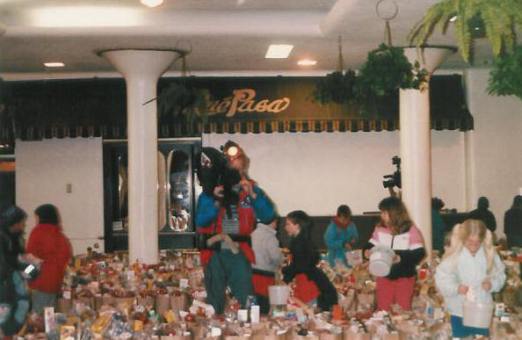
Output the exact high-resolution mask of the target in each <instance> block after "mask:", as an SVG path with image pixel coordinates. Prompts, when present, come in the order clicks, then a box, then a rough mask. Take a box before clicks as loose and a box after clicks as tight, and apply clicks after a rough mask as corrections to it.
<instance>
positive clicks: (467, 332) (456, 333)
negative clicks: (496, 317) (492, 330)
mask: <svg viewBox="0 0 522 340" xmlns="http://www.w3.org/2000/svg"><path fill="white" fill-rule="evenodd" d="M451 330H452V333H453V337H454V338H465V337H467V336H472V335H484V336H489V329H488V328H475V327H467V326H464V325H463V324H462V318H461V317H459V316H455V315H452V316H451Z"/></svg>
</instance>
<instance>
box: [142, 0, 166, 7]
mask: <svg viewBox="0 0 522 340" xmlns="http://www.w3.org/2000/svg"><path fill="white" fill-rule="evenodd" d="M140 2H141V3H142V4H143V5H145V6H147V7H157V6H159V5H161V4H162V3H163V0H141V1H140Z"/></svg>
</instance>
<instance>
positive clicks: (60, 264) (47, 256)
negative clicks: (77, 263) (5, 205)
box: [26, 204, 72, 314]
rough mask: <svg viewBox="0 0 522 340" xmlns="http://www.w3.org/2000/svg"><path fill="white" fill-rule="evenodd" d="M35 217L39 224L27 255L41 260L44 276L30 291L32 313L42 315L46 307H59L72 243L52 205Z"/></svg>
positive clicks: (28, 245)
mask: <svg viewBox="0 0 522 340" xmlns="http://www.w3.org/2000/svg"><path fill="white" fill-rule="evenodd" d="M34 213H35V217H36V223H37V224H36V227H35V228H34V229H33V230H32V232H31V235H30V236H29V241H28V242H27V249H26V251H27V253H30V254H32V255H33V256H34V257H36V258H37V259H39V260H41V267H40V274H39V275H38V277H37V278H36V279H34V280H33V281H31V282H30V283H29V287H31V289H32V296H31V300H32V309H33V311H34V312H36V313H39V314H42V313H43V310H44V308H45V307H54V306H55V304H56V297H57V294H58V293H59V292H60V289H61V287H62V281H63V277H64V274H65V269H66V266H67V263H68V262H69V260H70V259H71V256H72V251H71V245H70V243H69V240H68V239H67V237H66V236H65V235H64V234H63V233H62V227H61V223H60V218H59V213H58V209H57V208H56V207H55V206H54V205H52V204H44V205H41V206H39V207H38V208H36V210H35V211H34Z"/></svg>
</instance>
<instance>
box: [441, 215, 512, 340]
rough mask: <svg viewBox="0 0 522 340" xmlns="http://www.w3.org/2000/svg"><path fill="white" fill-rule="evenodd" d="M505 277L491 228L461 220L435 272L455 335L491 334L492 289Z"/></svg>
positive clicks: (481, 223) (459, 336)
mask: <svg viewBox="0 0 522 340" xmlns="http://www.w3.org/2000/svg"><path fill="white" fill-rule="evenodd" d="M505 281H506V274H505V266H504V264H503V263H502V261H501V260H500V257H499V256H498V254H497V252H496V250H495V247H494V245H493V235H492V233H491V231H490V230H488V229H487V228H486V226H485V225H484V223H483V222H481V221H479V220H474V219H468V220H465V221H464V222H463V223H462V224H460V225H459V224H457V225H456V226H455V227H454V228H453V231H452V234H451V243H450V247H449V248H448V249H447V251H446V253H445V254H444V257H443V260H442V262H441V263H440V265H439V266H438V267H437V269H436V272H435V283H436V285H437V288H438V289H439V291H440V293H441V294H442V296H443V297H444V301H445V303H446V307H447V308H448V311H449V312H450V314H451V328H452V332H453V337H458V338H463V337H468V336H473V335H484V336H488V335H489V323H490V322H491V316H492V313H493V299H492V297H491V293H494V292H498V291H500V290H501V289H502V287H503V286H504V283H505Z"/></svg>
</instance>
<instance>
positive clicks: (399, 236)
mask: <svg viewBox="0 0 522 340" xmlns="http://www.w3.org/2000/svg"><path fill="white" fill-rule="evenodd" d="M379 210H380V211H381V222H380V224H379V225H377V226H376V227H375V230H374V232H373V234H372V237H371V239H370V247H374V246H379V247H386V248H390V249H392V250H393V251H394V253H395V258H394V263H393V264H392V266H391V269H390V273H389V274H388V276H386V277H378V278H377V280H376V281H377V289H376V295H377V309H378V310H386V311H388V310H390V307H391V305H392V304H398V305H399V306H401V308H402V309H404V310H410V309H411V301H412V297H413V289H414V286H415V277H416V274H417V271H416V266H417V265H418V264H419V263H420V262H421V261H422V259H423V258H424V256H425V255H426V251H425V249H424V240H423V238H422V234H421V232H420V231H419V229H418V228H417V227H416V226H415V225H414V224H413V222H412V220H411V219H410V216H409V215H408V211H407V210H406V207H405V206H404V203H402V201H401V200H400V199H399V198H397V197H387V198H385V199H383V200H382V201H381V202H380V203H379Z"/></svg>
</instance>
